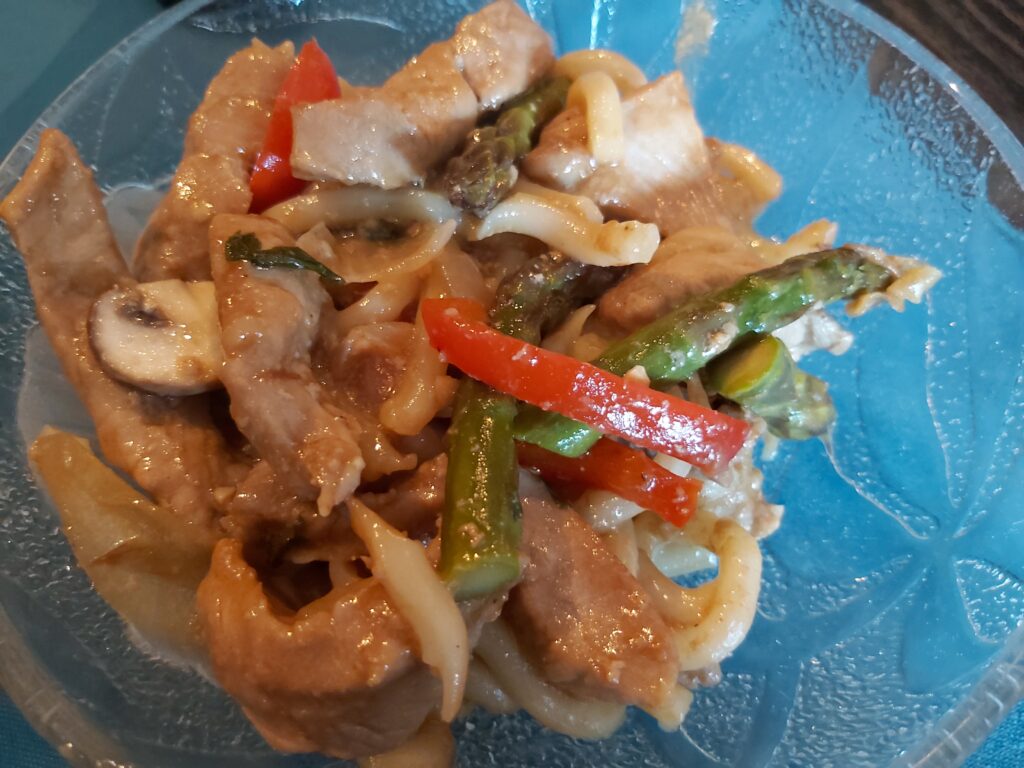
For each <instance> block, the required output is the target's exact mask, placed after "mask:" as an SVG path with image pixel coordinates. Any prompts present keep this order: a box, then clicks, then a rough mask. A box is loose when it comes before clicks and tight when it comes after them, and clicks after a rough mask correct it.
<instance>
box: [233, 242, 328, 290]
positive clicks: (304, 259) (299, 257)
mask: <svg viewBox="0 0 1024 768" xmlns="http://www.w3.org/2000/svg"><path fill="white" fill-rule="evenodd" d="M224 255H225V256H227V259H228V261H247V262H249V263H250V264H252V265H253V266H254V267H259V268H260V269H275V268H279V269H308V270H309V271H310V272H316V273H317V274H318V275H320V277H322V278H323V279H324V280H328V281H330V282H332V283H343V282H345V281H344V280H343V279H342V277H341V275H339V274H337V273H336V272H334V271H332V270H331V269H330V268H329V267H326V266H324V265H323V264H321V263H320V262H319V261H317V260H316V259H314V258H313V257H312V256H310V255H309V254H308V253H306V252H305V251H304V250H302V249H301V248H298V247H296V246H294V245H291V246H289V245H279V246H277V247H275V248H266V249H261V248H260V241H259V238H257V237H256V235H254V234H253V233H252V232H246V233H245V234H242V233H241V232H236V233H235V234H233V235H232V236H231V237H229V238H228V241H227V242H226V243H225V244H224Z"/></svg>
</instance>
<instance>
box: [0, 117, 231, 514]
mask: <svg viewBox="0 0 1024 768" xmlns="http://www.w3.org/2000/svg"><path fill="white" fill-rule="evenodd" d="M0 218H2V219H3V220H4V221H5V222H6V224H7V226H8V227H9V228H10V230H11V234H12V235H13V236H14V242H15V244H16V245H17V246H18V249H19V250H20V251H21V253H22V256H23V257H24V259H25V266H26V268H27V270H28V278H29V284H30V285H31V287H32V295H33V297H34V298H35V303H36V314H37V315H38V317H39V320H40V322H41V323H42V325H43V328H44V329H45V330H46V333H47V336H48V337H49V339H50V344H51V345H52V346H53V349H54V351H55V352H56V353H57V356H58V358H59V359H60V362H61V366H62V367H63V369H64V373H65V375H66V376H67V377H68V379H70V381H71V383H72V384H73V385H74V387H75V389H76V391H77V392H78V395H79V397H80V398H81V399H82V402H83V403H84V404H85V407H86V409H87V410H88V411H89V414H90V415H91V416H92V419H93V422H94V423H95V425H96V434H97V437H98V438H99V443H100V447H101V449H102V451H103V454H104V456H105V457H106V459H107V461H109V462H110V463H111V464H113V465H114V466H115V467H117V468H118V469H121V470H123V471H124V472H126V473H127V474H129V475H130V476H131V477H132V479H134V480H135V482H136V483H138V484H139V486H140V487H141V488H142V489H143V490H145V491H146V492H147V493H148V494H150V495H151V496H152V497H153V498H154V499H155V500H156V501H157V502H159V503H161V504H166V505H168V506H170V507H171V508H172V509H174V510H175V511H176V512H177V513H179V514H180V515H182V516H183V517H184V518H186V519H189V520H194V521H197V522H207V521H209V520H210V518H211V515H212V509H213V500H212V496H211V492H212V489H213V488H214V487H216V486H218V485H221V484H224V483H229V482H231V479H232V478H233V477H235V476H237V474H238V473H239V472H240V471H241V469H242V468H241V467H240V466H239V465H237V464H236V462H235V461H234V460H233V458H232V456H231V455H230V452H229V451H228V449H227V447H226V445H225V443H224V439H223V437H222V435H221V434H220V432H219V431H218V430H217V429H216V427H215V426H214V424H213V422H212V420H211V416H210V409H209V401H208V399H207V398H206V397H204V396H194V397H185V398H170V397H160V396H157V395H151V394H148V393H145V392H143V391H141V390H138V389H135V388H133V387H129V386H126V385H124V384H121V383H120V382H118V381H115V380H114V379H112V378H111V377H110V376H108V375H107V374H106V372H105V371H104V370H103V369H102V367H101V365H100V363H99V361H98V360H97V358H96V355H95V354H94V352H93V349H92V346H91V345H90V343H89V334H88V321H89V315H90V313H91V311H92V306H93V304H94V303H95V301H96V299H97V298H99V297H100V296H101V295H102V294H103V293H105V292H106V291H107V290H109V289H111V288H114V287H128V286H131V285H133V284H134V282H135V281H134V280H133V278H132V277H131V275H130V274H128V269H127V267H126V266H125V263H124V260H123V259H122V258H121V254H120V253H119V252H118V250H117V245H116V244H115V241H114V235H113V233H112V232H111V230H110V226H109V224H108V223H107V214H106V210H105V209H104V207H103V199H102V196H101V194H100V191H99V189H98V188H97V187H96V184H95V182H94V181H93V177H92V173H91V172H90V170H89V169H88V168H87V167H86V166H85V165H84V164H83V163H82V161H81V159H80V158H79V156H78V153H77V151H76V150H75V148H74V146H73V145H72V143H71V141H70V140H69V139H68V137H67V136H65V135H64V134H63V133H61V132H60V131H57V130H54V129H49V130H46V131H44V132H43V134H42V136H41V137H40V140H39V149H38V151H37V153H36V156H35V158H34V159H33V160H32V162H31V163H30V165H29V167H28V168H27V169H26V171H25V175H24V176H23V177H22V179H21V181H20V182H18V184H17V186H15V188H14V189H13V190H12V191H11V194H10V195H9V196H8V197H7V199H6V200H4V201H3V203H2V205H0Z"/></svg>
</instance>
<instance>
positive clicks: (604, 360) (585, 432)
mask: <svg viewBox="0 0 1024 768" xmlns="http://www.w3.org/2000/svg"><path fill="white" fill-rule="evenodd" d="M892 280H893V274H892V273H891V272H890V271H889V270H887V269H886V268H885V267H883V266H881V265H880V264H878V263H877V262H875V261H872V260H871V259H870V258H869V257H868V256H866V255H865V254H863V253H861V252H860V251H858V250H856V249H854V248H835V249H831V250H827V251H819V252H817V253H809V254H805V255H803V256H797V257H795V258H792V259H789V260H788V261H785V262H783V263H782V264H779V265H777V266H774V267H769V268H768V269H763V270H761V271H760V272H755V273H753V274H751V275H747V276H746V277H743V278H741V279H740V280H738V281H737V282H736V283H734V284H733V285H731V286H729V287H727V288H724V289H722V290H720V291H716V292H714V293H710V294H707V295H705V296H698V297H695V298H693V299H691V300H689V301H687V302H685V303H684V304H682V305H681V306H679V307H677V308H676V309H675V310H673V311H672V312H670V313H669V314H667V315H665V316H664V317H662V318H660V319H658V320H655V321H654V322H652V323H650V324H649V325H646V326H644V327H643V328H641V329H639V330H638V331H636V332H635V333H633V334H632V335H630V336H627V337H626V338H625V339H623V340H622V341H620V342H618V343H616V344H613V345H612V346H611V347H609V348H608V349H607V350H606V351H605V353H604V354H603V355H601V356H600V357H599V358H598V359H597V360H595V361H594V364H595V365H597V366H598V367H599V368H604V369H605V370H608V371H611V372H613V373H617V374H620V375H621V374H624V373H626V372H627V371H629V370H630V369H631V368H633V367H634V366H637V365H642V366H643V367H644V369H645V370H646V371H647V375H648V377H650V380H651V384H652V385H653V386H656V387H658V386H668V385H669V384H674V383H677V382H680V381H683V380H684V379H687V378H689V377H690V376H691V375H692V374H694V373H696V372H697V371H698V370H699V369H700V368H703V367H704V366H705V365H706V364H707V363H708V362H709V361H710V360H711V359H712V358H714V357H715V356H716V355H718V354H720V353H722V352H724V351H725V350H727V349H728V348H729V347H731V346H732V345H733V344H734V343H735V342H736V341H738V340H739V339H741V338H743V337H744V336H747V335H749V334H754V333H762V334H764V333H771V332H772V331H774V330H776V329H777V328H781V327H782V326H784V325H786V324H787V323H790V322H792V321H793V320H795V319H796V318H798V317H799V316H800V315H802V314H803V313H804V312H806V311H807V310H808V309H810V308H811V307H813V306H816V305H820V304H827V303H829V302H832V301H837V300H839V299H843V298H850V297H852V296H855V295H857V294H860V293H864V292H867V291H878V290H882V289H883V288H885V287H886V286H887V285H888V284H889V283H890V282H891V281H892ZM516 437H517V439H519V440H523V441H525V442H528V443H534V444H535V445H539V446H541V447H542V448H547V449H548V450H549V451H554V452H555V453H560V454H562V455H564V456H580V455H582V454H584V453H586V452H587V451H588V450H589V449H590V447H591V446H592V445H593V444H594V443H595V442H597V440H598V438H600V433H598V432H597V431H596V430H594V429H591V428H590V427H588V426H586V425H584V424H580V423H579V422H576V421H572V420H571V419H567V418H565V417H563V416H559V415H558V414H554V413H546V412H544V411H541V410H539V409H537V408H532V407H531V408H524V409H523V410H522V412H521V413H520V414H519V417H518V419H517V421H516Z"/></svg>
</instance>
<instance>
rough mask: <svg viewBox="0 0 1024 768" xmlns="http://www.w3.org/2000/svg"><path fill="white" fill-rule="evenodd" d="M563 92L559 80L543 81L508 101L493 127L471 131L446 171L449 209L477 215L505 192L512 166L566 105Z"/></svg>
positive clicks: (561, 79) (565, 88)
mask: <svg viewBox="0 0 1024 768" xmlns="http://www.w3.org/2000/svg"><path fill="white" fill-rule="evenodd" d="M568 91H569V81H568V80H567V79H566V78H564V77H555V78H551V79H549V80H544V81H542V82H540V83H538V84H537V85H535V86H534V87H533V88H531V89H530V90H528V91H526V92H524V93H522V94H520V95H519V96H518V97H516V98H515V99H513V100H512V101H511V102H509V103H508V104H507V105H506V106H505V108H504V109H503V110H502V111H501V114H500V115H499V116H498V119H497V121H496V122H495V123H494V125H489V126H485V127H483V128H477V129H475V130H474V131H473V132H472V133H471V134H470V135H469V140H468V141H467V142H466V148H465V149H464V150H463V151H462V154H461V155H458V156H457V157H453V158H452V159H451V161H450V162H449V163H448V168H447V169H446V170H445V174H444V181H443V183H444V189H445V191H446V192H447V194H448V199H449V200H450V201H451V203H452V205H455V206H457V207H459V208H464V209H466V210H468V211H472V212H473V213H475V214H477V215H478V216H479V215H483V214H484V213H486V212H487V211H489V210H490V209H491V208H493V207H494V206H495V205H496V204H497V203H498V201H499V200H501V199H502V198H503V197H504V196H505V195H506V194H508V191H509V190H510V189H511V188H512V185H513V184H515V182H516V176H517V171H516V166H515V164H516V162H517V161H519V160H520V159H521V158H522V157H523V156H524V155H525V154H526V153H527V152H529V151H530V148H531V147H532V146H533V143H534V141H536V138H537V135H538V133H539V132H540V129H541V128H542V127H543V126H544V125H545V124H546V123H547V122H548V121H549V120H551V118H553V117H554V116H555V115H557V114H558V113H559V112H560V111H561V110H562V107H564V106H565V97H566V94H567V93H568Z"/></svg>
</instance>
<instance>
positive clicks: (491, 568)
mask: <svg viewBox="0 0 1024 768" xmlns="http://www.w3.org/2000/svg"><path fill="white" fill-rule="evenodd" d="M424 319H425V318H424ZM515 418H516V404H515V401H514V400H513V399H512V398H511V397H508V396H507V395H503V394H501V393H499V392H495V391H494V390H492V389H491V388H490V387H488V386H486V385H484V384H481V383H480V382H478V381H473V380H472V379H465V380H464V381H463V382H462V383H461V384H460V385H459V389H458V392H457V393H456V396H455V408H454V411H453V414H452V426H451V429H450V430H449V432H448V440H449V447H448V474H447V477H446V481H445V506H444V512H443V513H442V515H441V561H440V565H439V569H438V570H439V572H440V574H441V577H442V578H443V579H444V580H445V581H446V582H448V584H449V587H450V588H451V589H452V591H453V592H454V594H455V596H456V598H458V599H460V600H466V599H469V598H472V597H479V596H482V595H487V594H491V593H492V592H495V591H497V590H499V589H501V588H502V587H503V586H505V585H506V584H511V583H513V582H515V581H516V579H518V578H519V540H520V537H521V536H522V523H521V522H520V518H521V517H522V510H521V508H520V506H519V481H518V477H517V475H516V448H515V441H514V440H513V438H512V422H513V421H515Z"/></svg>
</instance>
